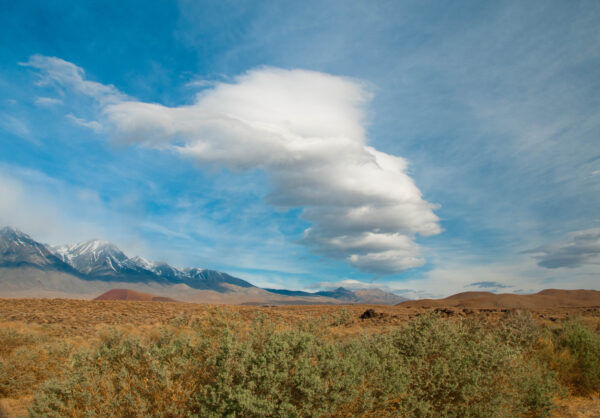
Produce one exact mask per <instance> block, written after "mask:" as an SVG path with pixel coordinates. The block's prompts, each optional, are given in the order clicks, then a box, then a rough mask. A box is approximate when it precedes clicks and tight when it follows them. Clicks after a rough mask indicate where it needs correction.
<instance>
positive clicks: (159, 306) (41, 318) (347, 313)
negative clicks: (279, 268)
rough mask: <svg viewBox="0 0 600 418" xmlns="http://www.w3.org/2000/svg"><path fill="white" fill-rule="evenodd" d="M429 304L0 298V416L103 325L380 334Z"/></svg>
mask: <svg viewBox="0 0 600 418" xmlns="http://www.w3.org/2000/svg"><path fill="white" fill-rule="evenodd" d="M369 308H371V309H374V310H375V311H376V313H377V316H376V317H374V318H371V319H365V320H362V319H360V318H359V316H360V315H361V314H362V313H363V312H364V311H365V310H366V309H369ZM431 310H432V309H421V308H418V307H410V308H407V307H394V306H367V305H349V306H323V305H313V306H311V305H308V306H277V307H250V306H231V305H227V306H218V307H217V306H214V305H202V304H190V303H168V302H131V301H81V300H67V299H0V335H1V337H2V342H1V343H0V365H2V364H3V365H4V366H3V367H4V369H3V373H4V375H8V376H11V378H12V379H13V380H12V386H11V387H10V389H5V390H4V393H3V392H2V388H1V387H0V418H1V417H5V416H22V415H25V414H26V413H27V408H28V406H29V405H30V404H31V401H32V398H33V396H34V395H35V394H36V391H37V390H38V389H39V388H40V387H41V385H42V384H43V383H44V382H45V381H47V380H48V379H49V378H50V377H57V378H59V377H60V370H61V367H63V366H64V365H65V364H66V363H67V359H68V358H69V356H70V355H71V353H73V352H75V351H78V350H83V349H90V348H93V347H96V346H97V345H98V344H99V342H100V341H101V340H102V338H105V333H106V329H107V327H110V328H115V329H117V330H119V331H120V332H122V333H124V334H125V335H131V336H144V338H150V339H152V338H155V339H156V338H158V336H157V335H155V334H156V333H157V329H158V326H165V325H166V326H168V327H169V329H171V330H172V331H173V332H175V333H181V334H186V333H189V332H190V328H189V325H190V324H192V323H195V324H196V326H198V325H200V326H201V324H202V323H208V322H211V321H215V320H220V321H225V322H230V323H235V324H236V326H237V327H238V329H241V330H242V331H243V330H244V329H246V330H248V329H249V327H250V326H251V323H252V320H253V319H254V318H256V316H257V315H266V316H267V317H268V318H269V319H270V320H271V321H272V323H273V324H275V326H276V327H277V328H278V329H279V330H289V329H295V328H297V327H301V326H306V324H307V323H310V322H311V321H313V322H315V323H319V324H320V325H321V326H322V328H321V332H322V330H323V329H325V330H326V332H322V334H321V335H320V338H323V339H326V340H331V341H333V340H339V339H349V338H352V337H355V336H363V335H373V334H384V333H387V332H389V331H392V330H395V329H399V328H400V327H401V326H402V325H403V324H405V323H407V321H409V320H411V319H413V318H415V317H418V316H421V315H423V314H424V313H426V312H429V311H431ZM441 315H443V316H445V317H447V318H448V319H449V320H451V321H460V320H461V319H463V318H465V317H469V316H477V317H481V318H482V319H483V320H485V321H487V323H489V324H494V323H498V322H499V321H500V320H501V319H502V318H504V317H506V315H507V313H505V312H502V310H500V309H497V310H490V309H488V310H483V311H479V310H476V309H471V310H456V309H455V310H449V311H446V312H441ZM533 316H534V317H535V318H536V319H537V321H538V322H539V323H540V324H543V325H546V326H548V327H556V326H558V325H559V324H561V323H562V322H563V321H564V320H566V319H567V318H570V317H571V318H572V317H574V316H577V317H579V318H580V320H581V322H583V323H585V324H586V326H587V327H588V328H590V329H596V330H598V329H600V310H599V309H597V308H592V309H590V308H561V309H554V310H553V309H547V308H546V309H540V310H537V311H533ZM490 326H491V325H490ZM540 347H541V348H539V350H541V351H543V350H544V349H546V350H549V351H548V352H547V353H546V354H545V355H547V356H548V358H552V355H553V353H554V352H553V351H552V350H553V349H552V347H550V348H548V347H545V346H543V344H541V345H540ZM552 361H555V359H552ZM17 366H18V367H17ZM599 402H600V401H599V400H598V398H597V397H594V396H592V397H589V396H586V397H579V398H575V397H573V398H567V399H557V400H556V404H557V406H558V409H557V410H556V412H555V413H554V414H555V416H572V417H577V416H600V409H599V408H600V404H599ZM594 411H595V412H594ZM594 413H595V414H597V415H594ZM557 414H558V415H557ZM586 414H588V415H586ZM590 414H591V415H590Z"/></svg>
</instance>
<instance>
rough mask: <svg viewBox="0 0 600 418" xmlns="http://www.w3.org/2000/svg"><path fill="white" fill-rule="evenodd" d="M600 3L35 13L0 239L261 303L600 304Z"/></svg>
mask: <svg viewBox="0 0 600 418" xmlns="http://www.w3.org/2000/svg"><path fill="white" fill-rule="evenodd" d="M599 21H600V3H598V2H597V1H572V2H561V1H529V2H522V1H496V2H475V1H458V2H444V1H435V2H433V1H352V2H347V1H318V2H317V1H310V0H308V1H304V2H287V1H241V0H238V1H226V0H221V1H179V2H168V1H148V0H145V1H143V2H142V1H127V2H122V1H121V2H116V1H106V2H101V3H98V2H76V3H73V2H66V1H51V2H39V1H26V0H25V1H19V2H12V3H8V4H5V5H3V13H2V14H1V15H0V37H1V38H0V196H1V199H0V225H8V226H13V227H16V228H18V229H21V230H22V231H24V232H26V233H28V234H30V235H31V236H32V237H33V238H35V239H38V240H39V241H42V242H45V243H48V244H52V245H58V244H65V243H75V242H80V241H86V240H89V239H91V238H100V239H106V240H109V241H112V242H114V243H115V244H116V245H118V246H119V247H120V248H121V249H123V250H124V251H125V253H126V254H127V255H129V256H134V255H140V256H143V257H145V258H147V259H150V260H156V261H166V262H169V263H171V264H173V265H175V266H179V267H188V266H194V267H202V268H209V269H215V270H220V271H225V272H228V273H230V274H233V275H235V276H238V277H241V278H243V279H246V280H248V281H250V282H251V283H253V284H256V285H259V286H262V287H275V288H288V289H304V290H319V289H328V288H333V287H337V286H340V285H342V286H344V287H348V288H351V289H358V288H371V287H378V288H382V289H385V290H389V291H393V292H395V293H397V294H399V295H402V296H406V297H410V298H422V297H440V296H447V295H450V294H452V293H457V292H462V291H473V290H486V291H492V292H521V293H528V292H535V291H539V290H541V289H545V288H566V289H576V288H591V289H600V211H599V209H600V193H599V192H600V95H598V91H600V25H599V24H598V22H599Z"/></svg>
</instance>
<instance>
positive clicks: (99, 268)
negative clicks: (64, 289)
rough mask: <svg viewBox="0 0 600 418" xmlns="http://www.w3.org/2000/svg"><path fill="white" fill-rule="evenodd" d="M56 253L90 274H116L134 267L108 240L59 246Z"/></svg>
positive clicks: (81, 270)
mask: <svg viewBox="0 0 600 418" xmlns="http://www.w3.org/2000/svg"><path fill="white" fill-rule="evenodd" d="M55 254H56V255H57V256H59V257H61V258H62V260H63V261H64V262H66V263H68V264H70V265H71V266H72V267H73V268H75V269H76V270H78V271H79V272H81V273H83V274H88V275H109V276H110V275H115V274H117V273H124V272H128V271H129V270H138V269H136V268H134V269H132V268H131V266H130V265H129V263H127V261H128V260H129V258H128V257H127V256H126V255H125V254H124V253H123V252H122V251H121V250H119V248H117V246H115V245H114V244H111V243H110V242H108V241H102V240H97V239H94V240H90V241H86V242H82V243H79V244H75V245H70V246H64V247H59V248H57V249H56V251H55Z"/></svg>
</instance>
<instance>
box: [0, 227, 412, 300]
mask: <svg viewBox="0 0 600 418" xmlns="http://www.w3.org/2000/svg"><path fill="white" fill-rule="evenodd" d="M115 288H126V289H130V290H131V291H134V292H145V293H149V294H153V295H158V296H159V297H163V298H172V299H176V300H180V301H188V302H200V303H239V304H340V303H372V304H390V305H391V304H396V303H399V302H402V301H404V300H406V299H404V298H402V297H400V296H398V295H395V294H393V293H389V292H385V291H383V290H380V289H368V290H356V291H352V290H348V289H345V288H338V289H335V290H330V291H320V292H315V293H312V292H304V291H295V290H285V289H261V288H259V287H256V286H254V285H253V284H251V283H249V282H247V281H245V280H242V279H240V278H237V277H233V276H231V275H229V274H227V273H222V272H219V271H215V270H207V269H201V268H196V267H192V268H184V269H179V268H176V267H173V266H170V265H169V264H167V263H162V262H152V261H148V260H146V259H144V258H142V257H139V256H138V257H131V258H129V257H128V256H127V255H125V253H123V252H122V251H121V250H120V249H119V248H118V247H117V246H115V245H114V244H112V243H110V242H107V241H101V240H90V241H87V242H83V243H79V244H75V245H65V246H48V245H45V244H42V243H40V242H37V241H35V240H34V239H32V238H31V237H30V236H29V235H27V234H25V233H23V232H21V231H18V230H16V229H14V228H10V227H5V228H2V229H0V297H65V298H79V299H92V298H95V297H97V296H98V295H99V294H100V293H103V292H107V291H110V290H112V289H115Z"/></svg>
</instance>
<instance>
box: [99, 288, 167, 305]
mask: <svg viewBox="0 0 600 418" xmlns="http://www.w3.org/2000/svg"><path fill="white" fill-rule="evenodd" d="M94 300H131V301H138V302H177V301H176V300H175V299H171V298H167V297H164V296H155V295H151V294H150V293H143V292H136V291H134V290H129V289H111V290H109V291H108V292H106V293H103V294H101V295H100V296H98V297H97V298H95V299H94Z"/></svg>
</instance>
